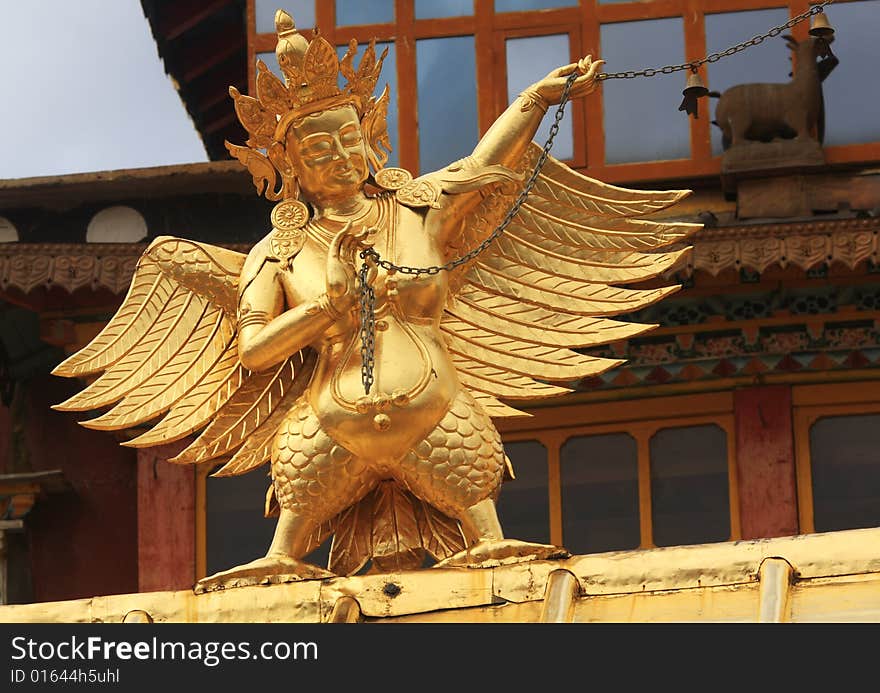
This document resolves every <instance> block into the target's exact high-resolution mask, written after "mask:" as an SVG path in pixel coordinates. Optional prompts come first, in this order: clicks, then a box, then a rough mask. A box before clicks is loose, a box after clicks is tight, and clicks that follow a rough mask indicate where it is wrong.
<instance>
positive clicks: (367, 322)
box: [358, 0, 834, 394]
mask: <svg viewBox="0 0 880 693" xmlns="http://www.w3.org/2000/svg"><path fill="white" fill-rule="evenodd" d="M833 2H834V0H824V2H822V3H820V4H819V5H815V6H813V7H811V8H810V9H809V10H807V11H806V12H802V13H801V14H799V15H797V16H796V17H792V18H791V19H790V20H788V21H787V22H786V23H785V24H782V25H780V26H776V27H773V28H772V29H770V30H769V31H768V32H767V33H766V34H761V35H760V36H753V37H752V38H750V39H749V40H748V41H743V42H742V43H738V44H737V45H735V46H731V47H730V48H728V49H727V50H723V51H719V52H717V53H711V54H710V55H707V56H706V57H705V58H700V59H699V60H694V61H691V62H688V63H680V64H678V65H666V66H664V67H659V68H647V69H645V70H627V71H626V72H610V73H605V72H603V73H600V74H599V75H597V76H596V79H597V80H606V79H634V78H636V77H654V76H655V75H659V74H663V75H669V74H672V73H674V72H680V71H681V70H693V71H696V69H697V68H698V67H700V65H703V64H705V63H714V62H717V61H719V60H721V58H726V57H728V56H730V55H734V54H736V53H739V52H741V51H744V50H745V49H746V48H751V47H752V46H757V45H758V44H759V43H762V42H763V41H764V40H765V39H768V38H771V37H774V36H778V35H779V34H781V33H782V32H783V31H785V30H786V29H791V28H792V27H793V26H794V25H795V24H798V23H799V22H802V21H803V20H805V19H807V18H808V17H812V16H813V15H816V14H819V13H820V12H823V11H824V8H825V7H826V6H827V5H830V4H831V3H833ZM578 74H579V72H578V71H577V70H575V71H574V72H572V73H571V74H570V75H569V76H568V80H567V81H566V83H565V88H564V89H563V92H562V98H561V99H560V101H559V106H558V108H557V109H556V114H555V117H554V121H553V123H552V124H551V126H550V134H549V136H548V137H547V141H546V142H545V143H544V148H543V150H542V151H541V155H540V157H538V161H537V163H536V164H535V167H534V169H533V170H532V174H531V176H529V179H528V180H527V181H526V184H525V187H524V188H523V189H522V191H520V194H519V196H518V197H517V198H516V200H515V201H514V203H513V205H512V206H511V207H510V209H509V210H507V214H505V216H504V219H502V221H501V223H500V224H498V226H497V227H496V228H495V230H494V231H493V232H492V233H491V234H490V235H489V236H487V237H486V238H485V239H484V240H483V242H482V243H480V245H478V246H477V247H476V248H474V249H472V250H471V251H470V252H468V253H466V254H465V255H462V256H460V257H457V258H455V259H454V260H450V261H449V262H447V263H446V264H445V265H431V266H428V267H409V266H406V265H396V264H394V263H393V262H391V261H389V260H384V259H382V258H381V257H380V256H379V253H378V252H377V251H376V250H375V249H374V248H366V249H365V250H362V251H361V253H360V257H361V259H362V260H363V261H364V262H363V264H362V265H361V268H360V271H359V272H358V285H359V289H360V318H361V321H360V322H361V379H362V380H363V384H364V392H365V393H366V394H370V388H371V387H372V385H373V367H374V365H375V346H376V310H375V308H376V293H375V291H374V289H373V287H372V286H371V285H370V282H369V273H370V263H372V264H373V265H374V266H376V267H381V268H383V269H385V270H386V271H387V272H389V273H392V274H393V273H395V272H400V274H409V275H415V276H420V275H434V274H439V273H440V272H444V271H445V272H451V271H452V270H454V269H456V268H458V267H461V266H462V265H464V264H466V263H468V262H470V261H471V260H473V259H474V258H475V257H477V256H478V255H479V254H480V253H482V252H483V251H484V250H486V248H488V247H489V246H490V245H492V243H493V241H495V239H496V238H498V237H499V236H500V235H501V234H502V233H504V230H505V229H506V228H507V226H508V225H509V224H510V222H511V221H512V220H513V217H515V216H516V215H517V213H518V212H519V208H520V207H521V206H522V204H523V202H525V200H526V198H527V197H528V196H529V193H530V192H531V190H532V188H533V187H534V185H535V182H536V181H537V180H538V175H539V174H540V173H541V169H542V168H543V167H544V163H545V162H546V161H547V157H548V156H549V155H550V149H551V148H552V147H553V140H554V138H555V137H556V134H557V133H558V132H559V123H560V122H561V121H562V118H563V116H564V115H565V104H566V102H567V101H568V95H569V92H570V91H571V86H572V84H573V83H574V80H575V79H577V77H578Z"/></svg>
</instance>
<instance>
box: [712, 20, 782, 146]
mask: <svg viewBox="0 0 880 693" xmlns="http://www.w3.org/2000/svg"><path fill="white" fill-rule="evenodd" d="M787 21H788V11H787V10H784V9H774V10H755V11H753V12H724V13H721V14H709V15H706V53H707V54H710V53H718V52H720V51H723V50H726V49H727V48H730V47H731V46H734V45H736V44H738V43H741V42H743V41H747V40H748V39H750V38H752V37H753V36H760V35H762V34H765V33H766V32H767V31H768V30H769V29H770V28H772V27H774V26H779V25H780V24H785V22H787ZM790 72H791V51H789V49H788V47H787V46H786V45H785V41H784V40H783V39H782V38H781V37H777V38H770V39H765V40H764V42H763V43H760V44H758V45H757V46H752V47H751V48H749V49H748V50H744V51H742V52H740V53H737V54H736V55H731V56H728V57H726V58H722V59H721V60H719V61H718V62H716V63H710V64H709V73H708V77H709V83H708V84H707V85H706V86H708V87H709V89H710V90H711V91H715V92H721V93H723V92H724V90H726V89H729V88H730V87H732V86H735V85H737V84H745V83H747V82H787V81H788V80H789V73H790ZM704 104H705V106H704ZM717 105H718V100H717V99H715V98H711V99H701V102H700V106H699V107H700V111H701V113H705V112H706V109H707V108H708V110H709V111H710V115H711V116H712V118H714V117H715V107H716V106H717ZM701 117H702V115H701ZM711 132H712V153H713V154H720V153H721V152H722V151H723V150H722V147H721V130H720V129H719V128H718V127H717V126H715V125H713V126H712V130H711Z"/></svg>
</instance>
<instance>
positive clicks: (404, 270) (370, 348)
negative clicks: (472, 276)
mask: <svg viewBox="0 0 880 693" xmlns="http://www.w3.org/2000/svg"><path fill="white" fill-rule="evenodd" d="M579 76H580V72H579V71H578V70H575V71H574V72H572V73H571V74H570V75H569V76H568V79H567V80H566V82H565V87H564V88H563V90H562V97H561V98H560V100H559V106H558V107H557V109H556V114H555V115H554V119H553V123H552V124H551V125H550V134H549V135H548V136H547V141H546V142H545V143H544V148H543V150H542V151H541V155H540V156H539V157H538V161H537V162H536V163H535V167H534V169H533V170H532V174H531V175H530V176H529V178H528V180H527V181H526V184H525V187H523V189H522V190H521V191H520V193H519V195H518V196H517V198H516V200H515V201H514V203H513V205H511V207H510V209H508V210H507V214H505V215H504V219H502V220H501V223H500V224H498V226H497V227H496V228H495V230H494V231H493V232H492V233H491V234H490V235H489V236H487V237H486V238H485V239H484V240H483V242H482V243H480V245H478V246H477V247H476V248H474V249H473V250H471V251H470V252H468V253H466V254H464V255H462V256H460V257H457V258H455V259H454V260H450V261H449V262H447V263H446V264H445V265H431V266H428V267H410V266H407V265H396V264H394V263H393V262H391V261H389V260H384V259H382V257H380V255H379V253H378V252H377V251H376V249H375V248H366V249H364V250H362V251H361V252H360V257H361V259H362V260H363V261H364V262H363V264H362V265H361V268H360V271H359V272H358V285H359V288H360V315H361V380H363V383H364V392H365V393H366V394H370V388H371V387H372V385H373V366H374V365H375V343H376V342H375V340H376V313H375V305H376V293H375V291H374V290H373V287H372V286H371V285H370V283H369V281H368V277H369V272H370V262H372V264H373V265H375V266H376V267H381V268H382V269H384V270H386V271H387V272H389V273H392V274H393V273H395V272H399V273H400V274H409V275H416V276H419V275H433V274H440V272H451V271H452V270H454V269H456V268H458V267H461V266H462V265H464V264H466V263H468V262H470V261H471V260H473V259H474V258H475V257H477V255H479V254H480V253H482V252H483V251H484V250H486V248H488V247H489V246H490V245H492V242H493V241H494V240H495V239H496V238H498V236H500V235H501V234H502V233H504V230H505V229H506V228H507V227H508V225H509V224H510V222H511V221H513V218H514V217H515V216H516V215H517V213H518V212H519V208H520V207H522V204H523V202H525V200H526V198H527V197H528V196H529V193H530V192H531V191H532V188H533V187H535V182H536V181H537V180H538V175H539V174H540V173H541V169H542V168H543V167H544V163H545V162H546V161H547V157H548V156H549V155H550V149H552V147H553V140H554V139H555V138H556V134H557V133H558V132H559V123H560V122H561V121H562V118H563V116H564V115H565V104H566V103H567V102H568V95H569V92H570V91H571V86H572V84H574V81H575V80H576V79H577V78H578V77H579Z"/></svg>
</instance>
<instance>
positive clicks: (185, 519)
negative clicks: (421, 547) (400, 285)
mask: <svg viewBox="0 0 880 693" xmlns="http://www.w3.org/2000/svg"><path fill="white" fill-rule="evenodd" d="M188 442H191V441H190V440H189V439H186V440H183V441H180V442H178V443H170V444H168V445H160V446H157V447H152V448H141V449H139V450H138V453H137V456H138V590H139V591H141V592H155V591H160V590H179V589H189V588H191V587H192V586H193V584H194V583H195V572H196V525H195V505H196V472H195V465H189V464H186V465H179V464H171V463H169V462H166V460H167V459H168V458H169V457H174V455H176V454H177V453H178V452H180V451H181V450H182V449H183V448H184V447H186V444H187V443H188Z"/></svg>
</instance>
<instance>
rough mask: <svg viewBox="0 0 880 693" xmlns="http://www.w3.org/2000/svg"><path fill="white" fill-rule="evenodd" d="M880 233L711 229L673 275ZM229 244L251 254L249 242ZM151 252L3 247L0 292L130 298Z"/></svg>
mask: <svg viewBox="0 0 880 693" xmlns="http://www.w3.org/2000/svg"><path fill="white" fill-rule="evenodd" d="M878 234H880V218H868V219H836V220H831V221H821V222H814V221H809V222H800V223H788V224H754V225H743V226H726V227H717V228H706V229H703V230H702V231H700V232H699V233H698V234H697V236H696V237H695V238H694V239H693V241H692V245H693V248H694V251H693V253H692V254H691V257H690V259H689V260H688V263H687V265H686V266H684V267H682V266H679V267H673V268H670V270H669V271H668V274H670V275H671V274H674V273H676V272H684V273H685V274H686V275H690V274H692V273H693V272H694V271H695V270H702V271H705V272H708V273H709V274H711V275H712V276H717V275H718V274H720V273H721V272H723V271H724V270H727V269H735V270H739V269H748V270H753V271H757V272H763V271H764V270H766V269H767V268H768V267H771V266H773V265H779V266H781V267H786V266H788V265H794V266H796V267H800V268H801V269H803V270H808V269H811V268H813V267H816V266H817V265H821V264H823V263H829V264H830V263H832V262H841V263H843V264H844V265H845V266H847V267H849V268H850V269H855V267H856V265H858V264H859V263H860V262H863V261H864V260H871V261H872V262H875V263H877V262H878V261H880V257H878V256H880V245H878ZM225 247H229V248H231V249H233V250H237V251H239V252H245V253H246V252H247V251H248V250H249V246H248V245H245V244H235V245H226V246H225ZM145 249H146V245H145V244H143V243H137V244H134V243H133V244H122V243H118V244H117V243H113V244H109V243H108V244H90V243H6V244H0V289H4V290H5V289H9V288H15V289H18V290H20V291H23V292H25V293H27V292H29V291H32V290H33V289H35V288H36V287H38V286H43V287H47V288H48V287H52V286H57V287H60V288H62V289H64V290H66V291H68V292H73V291H76V290H77V289H81V288H84V287H90V288H92V289H109V290H110V291H112V292H113V293H115V294H124V293H125V291H126V290H127V289H128V285H129V282H130V281H131V276H132V273H133V272H134V268H135V265H137V261H138V258H140V256H141V253H142V252H143V251H144V250H145Z"/></svg>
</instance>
